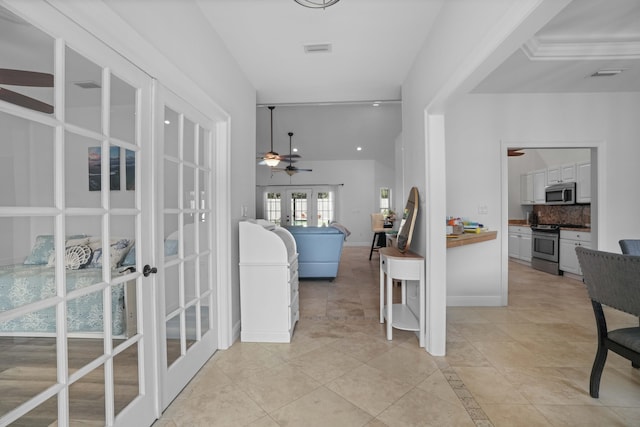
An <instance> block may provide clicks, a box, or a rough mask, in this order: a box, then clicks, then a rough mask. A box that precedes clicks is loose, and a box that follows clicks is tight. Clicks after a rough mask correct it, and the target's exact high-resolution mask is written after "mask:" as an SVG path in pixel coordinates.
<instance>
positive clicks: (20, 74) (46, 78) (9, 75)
mask: <svg viewBox="0 0 640 427" xmlns="http://www.w3.org/2000/svg"><path fill="white" fill-rule="evenodd" d="M0 84H4V85H12V86H31V87H53V74H49V73H40V72H37V71H27V70H12V69H10V68H0ZM0 99H1V100H3V101H6V102H10V103H11V104H15V105H19V106H21V107H25V108H29V109H31V110H35V111H40V112H41V113H47V114H52V113H53V106H52V105H49V104H47V103H46V102H42V101H39V100H37V99H35V98H32V97H30V96H27V95H23V94H21V93H18V92H14V91H12V90H9V89H7V88H4V87H0Z"/></svg>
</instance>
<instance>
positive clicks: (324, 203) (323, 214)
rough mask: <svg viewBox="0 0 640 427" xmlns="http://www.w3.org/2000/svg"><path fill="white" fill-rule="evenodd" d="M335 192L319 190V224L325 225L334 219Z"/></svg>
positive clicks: (320, 225)
mask: <svg viewBox="0 0 640 427" xmlns="http://www.w3.org/2000/svg"><path fill="white" fill-rule="evenodd" d="M333 204H334V201H333V192H331V191H319V192H318V200H317V204H316V206H317V209H318V226H319V227H325V226H327V225H329V224H331V221H333V220H334V218H333V214H334V209H333Z"/></svg>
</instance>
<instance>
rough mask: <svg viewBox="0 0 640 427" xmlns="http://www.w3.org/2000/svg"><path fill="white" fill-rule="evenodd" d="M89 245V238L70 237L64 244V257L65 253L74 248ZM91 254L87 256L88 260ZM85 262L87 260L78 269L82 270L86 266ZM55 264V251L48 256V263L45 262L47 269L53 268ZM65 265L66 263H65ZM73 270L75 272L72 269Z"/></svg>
mask: <svg viewBox="0 0 640 427" xmlns="http://www.w3.org/2000/svg"><path fill="white" fill-rule="evenodd" d="M88 243H89V238H88V237H77V236H70V237H69V238H68V239H67V241H66V242H65V243H64V247H65V255H66V251H67V250H68V249H69V248H71V247H74V246H86V245H87V244H88ZM90 255H91V254H89V258H91V256H90ZM87 261H89V260H85V262H84V263H83V264H82V265H81V266H80V267H78V268H83V267H84V266H85V265H86V264H87ZM55 264H56V253H55V251H51V254H50V255H49V261H47V267H53V266H54V265H55ZM65 264H66V261H65ZM74 270H76V269H75V268H74Z"/></svg>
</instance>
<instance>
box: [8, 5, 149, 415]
mask: <svg viewBox="0 0 640 427" xmlns="http://www.w3.org/2000/svg"><path fill="white" fill-rule="evenodd" d="M0 9H2V10H0V14H1V16H3V17H7V16H9V17H11V19H3V21H2V25H0V37H2V39H4V40H12V44H11V45H9V44H5V43H2V44H0V58H2V62H3V64H2V67H0V68H2V71H0V72H3V73H5V74H4V76H3V83H4V82H7V78H9V79H12V78H14V79H15V85H14V86H15V87H13V89H12V90H13V91H14V92H16V93H18V94H19V95H16V96H9V97H6V96H4V95H3V96H0V128H1V129H2V134H3V135H4V137H3V138H2V139H0V147H1V148H2V149H1V150H0V153H2V154H0V170H1V172H0V174H1V176H0V179H1V182H2V185H1V186H0V233H2V236H3V239H2V242H1V243H0V360H1V364H2V366H3V369H2V372H3V375H2V376H0V396H2V399H0V425H8V424H14V423H15V424H17V425H60V426H65V425H80V424H82V425H84V424H86V425H110V426H111V425H126V424H128V425H134V424H136V425H149V424H150V423H151V422H152V421H153V419H154V418H155V417H154V412H153V406H154V405H153V404H154V394H153V393H151V392H149V390H154V389H156V385H155V384H154V382H153V378H154V377H153V375H151V374H152V373H153V370H154V365H153V349H154V347H153V338H152V337H147V336H146V335H145V334H144V331H145V330H152V329H153V328H151V325H150V324H149V322H150V321H151V320H152V319H151V317H150V316H149V313H151V310H148V309H149V308H150V305H151V303H150V302H149V303H146V304H145V303H142V302H143V301H145V300H146V301H150V298H149V295H150V292H149V291H150V289H151V288H150V287H143V286H142V275H141V274H140V260H142V259H144V258H146V253H147V251H148V245H146V246H145V244H144V242H143V241H142V239H143V237H147V238H148V236H145V233H147V232H146V231H145V229H144V228H143V224H146V223H147V222H148V218H146V217H145V215H148V213H144V212H143V210H142V207H141V197H140V192H141V190H142V189H143V188H144V186H145V185H148V184H147V182H145V181H144V180H142V178H141V176H142V174H143V173H144V172H145V171H144V170H141V169H142V168H143V167H144V166H143V164H142V163H141V162H140V161H141V160H142V159H144V155H145V154H146V153H145V150H144V148H145V142H144V141H147V142H146V144H148V135H149V132H148V131H145V130H144V126H143V120H145V119H146V120H148V118H149V117H150V112H149V111H146V112H143V111H142V110H141V105H142V104H147V103H148V101H147V102H144V99H146V100H149V99H151V96H150V84H149V82H150V79H149V78H148V76H146V75H144V74H142V73H141V72H140V71H139V70H137V69H135V68H133V67H132V66H131V65H130V64H129V63H128V62H127V61H125V60H124V59H122V58H120V57H119V56H117V55H115V54H114V53H113V52H112V51H111V50H109V49H107V48H106V47H105V46H103V45H101V44H99V43H98V42H96V41H95V40H93V41H92V40H91V38H90V37H88V36H87V35H86V34H84V33H83V32H82V31H81V30H80V29H75V30H74V29H73V28H74V27H73V25H72V24H70V23H69V22H67V21H66V20H65V19H64V18H63V17H61V16H60V15H57V14H53V13H52V14H49V15H47V19H43V18H42V17H40V18H39V19H40V20H39V28H44V27H52V30H51V31H53V32H55V33H56V37H57V39H56V40H55V41H54V38H53V37H51V36H50V35H48V34H46V33H44V32H42V31H41V30H39V29H37V28H36V27H35V26H32V25H31V24H30V23H28V22H27V21H26V20H23V19H22V18H21V17H19V16H18V15H17V14H13V13H11V12H10V11H8V10H6V9H4V8H2V7H0ZM36 19H38V18H36ZM67 33H69V34H68V35H69V37H73V34H76V33H77V34H82V35H83V36H84V37H76V38H75V43H74V47H75V48H71V47H69V46H67V45H66V38H65V37H64V36H65V35H66V34H67ZM77 34H76V35H77ZM8 46H10V48H8ZM3 49H4V50H3ZM76 49H78V50H76ZM79 49H82V51H83V52H87V51H90V52H92V55H95V57H93V58H88V57H87V56H86V55H85V54H83V53H81V51H80V50H79ZM54 64H58V65H59V67H57V68H56V67H55V66H54ZM62 65H63V66H62ZM7 70H9V71H7ZM62 70H64V74H62ZM34 71H35V72H34ZM56 73H59V74H56ZM54 82H55V84H54ZM0 93H6V92H5V87H4V86H3V87H2V90H1V92H0ZM145 124H146V125H147V126H149V123H148V122H147V123H145ZM145 137H146V138H147V139H146V140H145ZM145 220H147V221H145ZM136 253H137V257H136ZM143 356H144V357H143ZM145 390H146V391H145ZM125 409H126V411H125Z"/></svg>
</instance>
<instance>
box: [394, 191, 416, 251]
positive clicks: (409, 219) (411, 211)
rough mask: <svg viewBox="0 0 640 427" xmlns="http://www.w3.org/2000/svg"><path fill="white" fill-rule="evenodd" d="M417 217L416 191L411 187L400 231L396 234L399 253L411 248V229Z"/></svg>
mask: <svg viewBox="0 0 640 427" xmlns="http://www.w3.org/2000/svg"><path fill="white" fill-rule="evenodd" d="M417 216H418V189H417V188H416V187H411V190H409V198H408V199H407V204H406V206H405V207H404V213H403V215H402V224H401V225H400V231H399V232H398V250H399V251H400V252H406V251H408V250H409V247H410V246H411V237H412V235H413V228H414V226H415V224H416V217H417Z"/></svg>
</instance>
